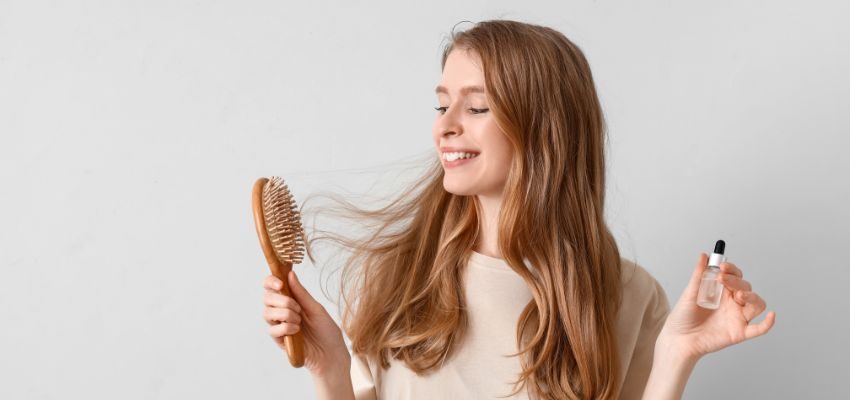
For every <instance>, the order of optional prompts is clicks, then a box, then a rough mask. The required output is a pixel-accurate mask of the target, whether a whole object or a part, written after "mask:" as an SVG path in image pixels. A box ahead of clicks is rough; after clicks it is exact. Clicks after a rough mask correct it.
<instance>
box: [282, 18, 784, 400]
mask: <svg viewBox="0 0 850 400" xmlns="http://www.w3.org/2000/svg"><path fill="white" fill-rule="evenodd" d="M497 44H498V45H497ZM441 65H442V78H441V82H439V84H438V86H437V88H436V95H437V99H438V101H439V106H438V107H436V110H437V112H438V113H437V115H436V117H435V120H434V123H433V128H432V135H433V141H434V146H435V149H436V153H437V157H434V160H433V161H434V163H433V164H432V165H431V166H430V167H431V168H430V170H429V171H428V172H427V174H426V175H425V176H424V177H422V179H420V180H417V181H415V182H416V183H415V185H414V187H412V188H405V189H404V190H403V191H402V192H401V194H400V196H399V197H398V198H397V199H396V200H395V201H393V202H392V203H391V204H390V205H389V206H387V207H385V208H383V209H380V210H374V211H373V210H363V209H359V208H356V207H354V206H352V205H350V203H347V202H346V201H344V200H342V201H340V203H341V204H343V206H344V207H343V208H344V209H345V213H343V215H344V216H346V217H347V218H351V220H352V221H353V222H354V223H357V224H364V225H367V226H371V227H375V230H374V231H373V232H372V233H371V234H369V235H367V236H366V237H363V238H358V239H351V238H347V237H341V236H339V235H335V234H332V233H328V232H324V235H322V234H319V235H313V234H311V235H308V240H307V243H306V250H307V254H308V256H309V257H310V259H311V260H314V259H313V255H312V250H311V248H312V247H313V243H314V242H315V241H317V240H321V239H325V238H329V239H333V240H334V241H335V242H337V243H341V244H343V245H345V246H346V247H348V248H349V249H351V250H352V255H351V258H350V259H349V260H348V261H347V262H346V264H345V265H346V266H345V269H344V271H343V274H342V277H341V282H342V288H341V292H342V298H343V299H344V301H345V304H344V305H345V308H344V310H343V315H342V325H343V327H342V331H344V332H345V334H347V335H348V336H349V337H350V338H351V351H352V353H353V354H349V353H348V350H347V349H346V348H345V345H344V343H343V342H342V340H341V331H340V330H339V328H337V327H336V326H335V324H334V323H333V321H332V320H331V319H330V317H329V316H328V314H327V312H326V311H324V309H323V308H322V307H321V305H320V304H319V303H318V302H316V301H315V300H314V299H313V298H312V297H311V296H310V295H309V294H308V293H307V292H306V291H305V290H303V287H302V286H300V284H298V283H297V280H295V279H294V277H292V278H290V279H292V287H293V292H292V294H293V298H294V301H293V299H290V298H282V297H280V296H277V295H274V294H273V295H272V296H273V297H274V299H275V300H273V301H274V302H276V303H275V304H278V305H280V306H281V307H283V306H284V304H290V305H289V307H290V309H291V310H294V309H296V306H298V307H297V308H298V309H301V308H303V313H304V314H303V316H304V320H305V324H304V338H305V346H306V347H307V349H306V351H305V352H306V360H307V365H308V367H309V368H310V369H311V373H312V375H313V377H314V378H315V381H316V382H317V391H318V393H319V394H320V396H322V398H351V397H352V395H353V396H354V397H355V398H356V399H360V400H365V399H376V398H385V399H413V398H418V397H421V398H437V399H449V398H452V399H455V398H458V399H459V398H464V399H466V398H470V399H471V398H495V397H502V396H505V397H509V398H517V399H524V398H532V399H591V398H592V399H597V398H602V399H616V398H619V399H639V398H641V396H642V395H643V393H644V389H645V388H646V389H647V391H648V392H650V393H651V396H652V398H678V396H680V395H681V389H682V387H683V386H684V382H685V381H686V380H687V376H688V374H689V372H690V368H692V367H693V364H694V363H695V358H698V357H699V356H701V355H702V354H704V353H706V352H709V351H716V350H719V349H720V348H723V347H725V346H728V345H730V344H732V343H731V342H729V341H727V340H725V338H729V337H738V338H743V337H745V336H746V337H747V338H749V337H754V336H757V335H760V334H763V333H764V332H766V331H767V329H769V328H770V324H772V319H770V320H765V321H766V322H765V323H764V324H762V325H760V326H758V327H749V328H746V332H747V334H746V335H744V334H743V332H744V328H745V327H742V326H741V325H740V324H739V322H740V321H741V320H742V318H741V317H742V311H741V310H742V308H741V307H745V308H744V309H746V310H747V311H746V316H747V317H748V318H747V319H743V320H744V321H745V323H744V325H746V321H749V320H750V319H751V317H752V316H753V314H758V313H760V312H761V311H762V310H764V303H763V301H761V300H760V299H759V298H758V296H757V295H756V294H755V293H753V292H751V291H749V290H750V289H748V287H749V286H748V283H746V284H745V283H742V282H741V281H740V280H738V279H730V280H724V281H723V282H724V284H726V285H728V286H729V287H730V291H732V290H737V291H746V292H747V295H746V296H743V295H737V296H735V297H734V299H735V300H734V301H733V298H731V297H730V298H727V300H726V302H725V303H723V304H724V305H722V306H721V307H722V308H721V310H718V311H722V312H723V313H718V314H713V315H714V317H713V318H708V317H709V316H708V315H707V314H705V310H703V309H700V308H699V307H697V306H696V304H695V296H696V295H695V293H696V288H698V286H699V277H700V276H701V272H702V270H703V269H704V268H705V264H706V260H707V259H706V258H705V257H700V260H699V262H698V263H697V267H696V269H695V272H694V276H695V277H696V278H694V279H693V280H692V281H691V283H690V285H689V287H688V289H686V291H685V292H684V294H683V297H682V298H681V299H680V301H679V303H678V304H677V305H676V308H675V309H674V310H673V311H672V312H671V310H670V306H669V302H668V300H667V296H666V294H665V291H664V289H663V288H662V287H661V285H660V284H659V283H658V281H657V280H656V279H655V278H654V277H652V276H651V275H650V274H649V273H648V272H647V271H646V270H645V269H644V268H643V267H641V266H639V265H637V264H635V263H634V262H632V261H630V260H627V259H625V258H622V257H620V253H619V250H618V246H617V243H616V241H615V240H614V237H613V235H612V234H611V232H610V231H609V229H608V227H607V225H606V223H605V219H604V210H605V207H604V206H605V198H604V194H605V153H604V144H605V122H604V119H603V115H602V110H601V107H600V103H599V99H598V97H597V94H596V89H595V86H594V82H593V77H592V74H591V71H590V67H589V65H588V62H587V60H586V59H585V57H584V54H583V53H582V51H581V50H580V49H579V48H578V47H577V46H576V45H575V44H573V43H572V42H571V41H569V40H568V39H567V38H566V37H565V36H564V35H563V34H561V33H560V32H558V31H556V30H553V29H551V28H547V27H542V26H538V25H533V24H527V23H522V22H517V21H506V20H494V21H483V22H479V23H477V24H475V26H474V27H473V28H471V29H470V30H467V31H463V32H459V33H456V34H455V33H453V35H452V40H451V42H450V43H449V44H448V45H447V46H446V48H445V49H444V52H443V56H442V60H441ZM724 271H726V272H729V271H731V272H734V273H739V272H740V270H738V269H737V268H732V267H730V266H728V265H727V266H726V269H725V270H724ZM270 282H272V283H273V280H271V281H270ZM270 284H271V283H270ZM730 291H726V293H727V296H731V295H729V292H730ZM692 296H693V297H692ZM745 299H746V301H745ZM739 300H740V301H741V302H744V303H743V304H738V303H737V302H738V301H739ZM269 301H272V300H269ZM301 306H303V307H301ZM278 315H280V316H281V318H283V317H284V312H282V311H279V314H278ZM668 315H670V316H673V317H675V318H673V320H672V323H671V324H670V325H668V321H667V320H668ZM285 317H286V318H289V319H290V320H292V321H295V322H293V325H297V326H299V327H300V321H301V315H300V313H299V312H296V311H293V312H289V313H287V314H286V315H285ZM297 329H298V328H297V327H292V328H290V330H283V329H280V330H279V331H276V334H277V335H282V334H285V332H294V331H296V330H297ZM662 332H664V334H663V335H662ZM278 337H279V336H278ZM657 342H658V343H659V344H660V346H656V343H657ZM706 343H711V345H710V346H705V345H704V344H706ZM656 349H658V350H656ZM659 355H660V356H659ZM349 374H350V378H349ZM648 382H649V383H650V384H651V385H648Z"/></svg>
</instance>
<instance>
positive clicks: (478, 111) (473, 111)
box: [434, 107, 490, 114]
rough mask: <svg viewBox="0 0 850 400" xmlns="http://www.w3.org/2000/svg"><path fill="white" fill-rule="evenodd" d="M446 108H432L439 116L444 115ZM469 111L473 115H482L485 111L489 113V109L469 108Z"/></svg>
mask: <svg viewBox="0 0 850 400" xmlns="http://www.w3.org/2000/svg"><path fill="white" fill-rule="evenodd" d="M447 108H449V107H434V109H435V110H437V111H439V112H440V114H445V113H446V109H447ZM469 111H472V113H473V114H483V113H485V112H487V111H490V109H489V108H470V109H469Z"/></svg>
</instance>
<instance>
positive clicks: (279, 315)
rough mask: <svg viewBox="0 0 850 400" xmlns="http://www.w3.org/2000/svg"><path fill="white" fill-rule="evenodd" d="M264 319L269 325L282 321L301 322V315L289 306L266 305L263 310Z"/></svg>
mask: <svg viewBox="0 0 850 400" xmlns="http://www.w3.org/2000/svg"><path fill="white" fill-rule="evenodd" d="M263 319H264V320H266V322H267V323H268V324H269V325H277V324H278V323H281V322H288V323H293V324H300V323H301V316H300V315H298V313H296V312H295V311H293V310H291V309H289V308H277V307H266V308H265V309H264V310H263Z"/></svg>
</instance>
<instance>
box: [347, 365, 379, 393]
mask: <svg viewBox="0 0 850 400" xmlns="http://www.w3.org/2000/svg"><path fill="white" fill-rule="evenodd" d="M351 385H352V387H353V388H354V398H355V399H356V400H377V399H378V395H377V392H376V390H375V389H376V388H375V379H374V378H373V377H372V372H371V370H370V369H369V362H368V360H367V359H366V357H364V356H362V355H358V354H352V355H351Z"/></svg>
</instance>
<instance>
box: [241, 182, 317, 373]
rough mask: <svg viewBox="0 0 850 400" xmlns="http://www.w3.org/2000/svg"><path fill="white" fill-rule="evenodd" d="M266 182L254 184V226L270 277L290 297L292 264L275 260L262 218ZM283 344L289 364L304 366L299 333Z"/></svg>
mask: <svg viewBox="0 0 850 400" xmlns="http://www.w3.org/2000/svg"><path fill="white" fill-rule="evenodd" d="M266 182H268V179H267V178H260V179H257V181H256V182H255V183H254V189H253V193H252V201H251V206H252V208H253V211H254V226H255V227H256V228H257V236H258V237H259V239H260V247H262V248H263V254H264V255H265V256H266V262H267V263H268V264H269V269H270V270H271V272H272V275H274V276H276V277H277V278H278V279H280V280H281V281H283V287H282V288H281V293H283V294H284V295H286V296H289V297H292V292H290V290H289V279H287V275H288V274H289V271H290V270H291V269H292V263H290V262H281V261H280V260H279V259H278V258H277V254H276V253H275V251H274V247H273V246H272V242H271V239H270V238H269V232H268V229H267V228H266V220H265V217H264V216H263V186H264V185H265V184H266ZM301 321H302V322H301V326H302V328H303V326H304V320H303V319H302V320H301ZM283 344H284V346H285V347H286V354H287V355H288V356H289V363H290V364H292V366H293V367H295V368H301V367H303V366H304V338H303V337H302V336H301V331H298V332H295V333H294V334H292V335H287V336H284V337H283Z"/></svg>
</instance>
